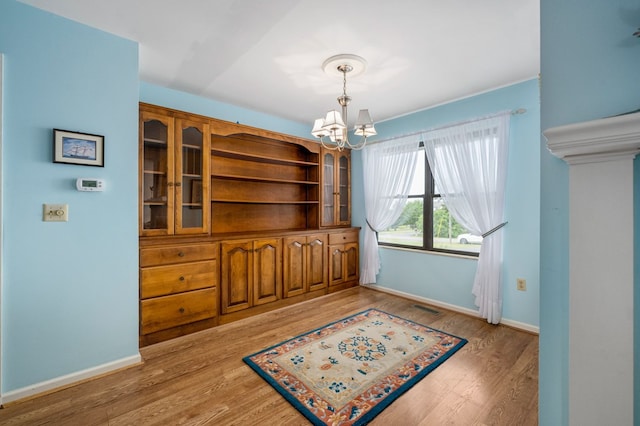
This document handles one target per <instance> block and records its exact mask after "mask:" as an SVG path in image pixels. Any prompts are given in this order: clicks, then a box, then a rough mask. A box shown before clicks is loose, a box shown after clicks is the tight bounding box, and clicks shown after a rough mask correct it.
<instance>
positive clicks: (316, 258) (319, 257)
mask: <svg viewBox="0 0 640 426" xmlns="http://www.w3.org/2000/svg"><path fill="white" fill-rule="evenodd" d="M326 247H327V236H326V235H309V236H308V237H307V247H306V248H307V262H306V275H307V280H306V281H307V284H308V290H309V291H314V290H320V289H323V288H325V287H326V286H327V255H328V253H327V248H326Z"/></svg>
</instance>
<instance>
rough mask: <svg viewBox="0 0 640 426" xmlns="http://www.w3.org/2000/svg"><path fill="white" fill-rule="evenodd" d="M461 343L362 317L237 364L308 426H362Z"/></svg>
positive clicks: (393, 320)
mask: <svg viewBox="0 0 640 426" xmlns="http://www.w3.org/2000/svg"><path fill="white" fill-rule="evenodd" d="M466 343H467V340H466V339H463V338H460V337H456V336H453V335H451V334H448V333H444V332H442V331H438V330H435V329H433V328H430V327H426V326H424V325H421V324H417V323H415V322H412V321H409V320H406V319H403V318H400V317H397V316H394V315H391V314H389V313H386V312H382V311H379V310H376V309H369V310H366V311H364V312H360V313H358V314H355V315H352V316H350V317H347V318H344V319H342V320H340V321H336V322H334V323H331V324H328V325H325V326H324V327H321V328H318V329H316V330H313V331H310V332H308V333H305V334H302V335H300V336H297V337H294V338H293V339H290V340H287V341H286V342H282V343H279V344H277V345H275V346H272V347H270V348H267V349H264V350H262V351H260V352H257V353H255V354H253V355H249V356H247V357H244V358H243V360H244V362H246V363H247V364H248V365H249V366H250V367H251V368H252V369H253V370H255V371H256V372H257V373H258V374H259V375H260V376H262V378H264V379H265V380H266V381H267V382H268V383H269V384H270V385H271V386H273V387H274V388H275V389H276V390H277V391H278V392H279V393H280V394H281V395H282V396H284V397H285V398H286V399H287V401H289V402H290V403H291V404H292V405H293V406H294V407H296V409H297V410H299V411H300V412H301V413H302V414H303V415H304V416H305V417H306V418H307V419H309V420H310V421H311V422H312V423H313V424H314V425H363V424H366V423H367V422H369V421H371V419H373V418H374V417H375V416H376V415H378V414H379V413H380V412H381V411H382V410H384V409H385V408H386V407H387V406H389V404H391V403H392V402H393V401H394V400H395V399H396V398H398V397H399V396H400V395H401V394H403V393H404V392H406V391H407V390H408V389H409V388H411V387H412V386H413V385H415V384H416V383H417V382H418V381H420V380H421V379H422V378H424V377H425V376H426V375H427V374H429V373H430V372H431V371H433V369H435V368H436V367H437V366H439V365H440V364H442V363H443V362H444V361H446V360H447V359H448V358H449V357H450V356H451V355H453V354H454V353H455V352H456V351H457V350H458V349H460V348H461V347H462V346H464V345H465V344H466Z"/></svg>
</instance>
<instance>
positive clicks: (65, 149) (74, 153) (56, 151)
mask: <svg viewBox="0 0 640 426" xmlns="http://www.w3.org/2000/svg"><path fill="white" fill-rule="evenodd" d="M53 162H54V163H66V164H76V165H81V166H95V167H104V136H102V135H93V134H90V133H80V132H74V131H70V130H62V129H53Z"/></svg>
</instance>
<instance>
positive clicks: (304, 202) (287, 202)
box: [211, 198, 319, 204]
mask: <svg viewBox="0 0 640 426" xmlns="http://www.w3.org/2000/svg"><path fill="white" fill-rule="evenodd" d="M211 202H212V203H226V204H318V203H319V201H299V200H298V201H286V200H284V201H276V200H230V199H220V198H218V199H212V200H211Z"/></svg>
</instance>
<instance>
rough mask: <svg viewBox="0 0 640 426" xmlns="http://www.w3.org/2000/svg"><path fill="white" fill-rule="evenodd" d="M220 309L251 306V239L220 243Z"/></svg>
mask: <svg viewBox="0 0 640 426" xmlns="http://www.w3.org/2000/svg"><path fill="white" fill-rule="evenodd" d="M221 253H222V254H221V274H220V281H221V282H220V290H221V310H222V313H223V314H226V313H230V312H235V311H239V310H242V309H247V308H248V307H250V306H251V299H252V297H251V292H252V290H253V283H252V281H253V274H252V268H253V252H252V243H251V241H244V242H231V243H226V242H224V243H222V244H221Z"/></svg>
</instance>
